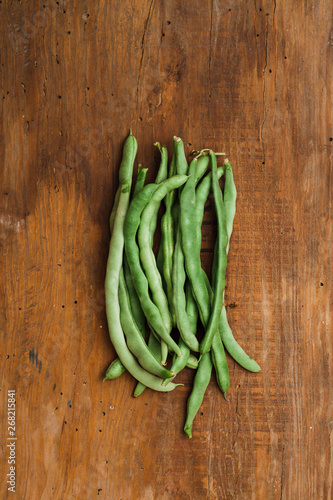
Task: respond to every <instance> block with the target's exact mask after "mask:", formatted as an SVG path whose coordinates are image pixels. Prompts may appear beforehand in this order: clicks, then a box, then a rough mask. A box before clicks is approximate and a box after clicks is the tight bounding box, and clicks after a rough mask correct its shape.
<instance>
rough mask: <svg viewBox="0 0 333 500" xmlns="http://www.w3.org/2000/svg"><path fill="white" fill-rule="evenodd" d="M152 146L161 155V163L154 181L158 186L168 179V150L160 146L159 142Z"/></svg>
mask: <svg viewBox="0 0 333 500" xmlns="http://www.w3.org/2000/svg"><path fill="white" fill-rule="evenodd" d="M154 146H156V147H157V149H158V150H159V152H160V153H161V162H160V166H159V169H158V172H157V175H156V179H155V184H160V183H161V182H163V181H165V180H166V179H167V177H168V150H167V148H166V146H161V144H160V143H159V142H155V143H154Z"/></svg>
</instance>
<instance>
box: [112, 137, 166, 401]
mask: <svg viewBox="0 0 333 500" xmlns="http://www.w3.org/2000/svg"><path fill="white" fill-rule="evenodd" d="M136 150H137V144H136V140H135V138H134V137H133V136H132V134H130V136H129V137H128V138H127V139H126V141H125V145H124V149H123V158H122V162H121V165H120V169H119V184H120V188H121V191H120V195H119V202H118V207H117V211H116V215H115V218H114V226H113V232H112V236H111V240H110V247H109V256H108V261H107V267H106V277H105V302H106V316H107V321H108V327H109V335H110V339H111V342H112V344H113V347H114V348H115V350H116V352H117V354H118V356H119V359H120V361H121V362H122V364H123V365H124V367H125V368H126V369H127V370H128V371H129V372H130V373H131V374H132V375H133V376H134V377H135V378H136V379H137V380H139V381H140V382H142V383H144V384H145V385H147V386H148V387H151V388H152V389H155V390H157V391H160V392H165V391H170V390H173V389H174V388H175V387H176V386H175V384H169V385H168V386H167V387H163V386H162V385H161V382H162V381H161V379H159V378H158V377H155V376H154V375H151V374H150V373H148V372H147V371H146V370H144V369H143V368H142V367H141V366H140V365H139V363H138V362H137V361H136V359H135V357H134V356H133V354H132V353H131V352H130V350H129V349H128V347H127V344H126V341H125V337H124V333H123V330H122V327H121V323H120V307H119V296H118V288H119V276H120V270H121V267H122V260H123V250H124V232H123V229H124V220H125V216H126V212H127V209H128V204H129V196H130V188H131V182H132V173H133V164H134V159H135V155H136Z"/></svg>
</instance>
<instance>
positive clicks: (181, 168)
mask: <svg viewBox="0 0 333 500" xmlns="http://www.w3.org/2000/svg"><path fill="white" fill-rule="evenodd" d="M173 139H174V147H175V155H176V173H177V174H178V175H186V174H187V171H188V163H187V160H186V155H185V150H184V143H183V141H182V140H181V138H180V137H176V136H174V138H173Z"/></svg>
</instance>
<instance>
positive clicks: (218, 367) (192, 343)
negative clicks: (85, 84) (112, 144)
mask: <svg viewBox="0 0 333 500" xmlns="http://www.w3.org/2000/svg"><path fill="white" fill-rule="evenodd" d="M155 146H156V147H157V148H158V150H159V151H160V154H161V161H160V166H159V169H158V172H157V175H156V178H155V182H153V183H149V184H146V175H147V169H146V168H142V167H141V165H139V170H138V174H137V176H136V182H135V185H134V186H133V189H132V179H133V169H134V162H135V158H136V154H137V141H136V139H135V137H134V136H133V135H132V132H130V134H129V136H128V137H127V139H126V141H125V144H124V148H123V157H122V161H121V164H120V168H119V187H118V190H117V192H116V195H115V201H114V205H113V209H112V212H111V216H110V221H109V224H110V231H111V239H110V248H109V257H108V261H107V269H106V278H105V298H106V315H107V321H108V328H109V334H110V339H111V342H112V344H113V347H114V349H115V351H116V353H117V355H118V357H117V358H116V359H115V360H113V361H112V363H111V364H110V366H109V367H108V369H107V371H106V374H105V378H104V380H108V379H109V380H110V379H116V378H118V377H119V376H120V375H122V374H123V373H124V372H125V371H128V372H129V373H130V374H131V375H132V376H133V377H134V378H135V379H136V381H137V385H136V387H135V389H134V394H133V395H134V396H135V397H138V396H140V394H142V393H143V391H144V390H145V389H146V388H147V387H148V388H150V389H154V390H156V391H159V392H169V391H172V390H173V389H175V387H177V385H181V384H176V383H174V379H175V377H176V375H177V374H178V373H179V372H180V371H181V370H183V369H184V368H185V367H186V366H187V367H189V368H192V369H194V370H196V374H195V377H194V383H193V387H192V391H191V394H190V396H189V399H188V402H187V415H186V421H185V427H184V431H185V432H186V434H187V435H188V437H192V425H193V420H194V418H195V416H196V414H197V412H198V410H199V408H200V406H201V404H202V401H203V398H204V394H205V391H206V388H207V386H208V384H209V381H210V379H211V373H212V369H213V367H214V370H215V374H216V381H217V384H218V387H219V388H220V389H221V391H222V393H223V395H224V397H225V398H226V396H227V391H228V390H229V387H230V377H229V369H228V362H227V356H226V351H227V352H228V353H229V355H230V356H231V357H232V358H233V359H234V360H235V361H236V362H237V363H239V364H240V365H241V366H242V367H243V368H245V369H246V370H249V371H251V372H258V371H259V370H260V366H259V365H258V364H257V363H256V362H255V361H254V360H253V359H252V358H250V357H249V356H248V355H247V354H246V353H245V351H244V350H243V349H242V347H241V346H240V345H239V344H238V343H237V341H236V340H235V338H234V336H233V333H232V331H231V328H230V326H229V323H228V319H227V312H226V307H225V304H224V289H225V273H226V267H227V255H228V251H229V242H230V237H231V234H232V229H233V220H234V216H235V212H236V197H237V191H236V187H235V183H234V179H233V173H232V168H231V164H230V162H229V160H227V159H224V163H223V166H222V167H218V166H217V158H216V156H217V155H218V154H224V153H214V152H213V151H212V150H210V149H203V150H201V151H193V152H192V156H194V157H193V159H192V160H191V162H190V164H188V162H187V158H186V155H185V151H184V144H183V141H182V140H181V139H180V138H179V137H174V147H173V154H172V158H171V161H170V164H168V151H167V148H166V147H165V146H161V145H160V143H155ZM221 177H224V187H223V189H221V187H220V183H219V179H220V178H221ZM131 192H132V195H131ZM210 192H212V193H213V198H214V206H215V212H216V220H217V236H216V242H215V248H214V259H213V263H212V280H211V282H210V281H209V279H208V277H207V275H206V273H205V271H204V270H203V268H202V265H201V258H200V250H201V227H202V221H203V217H204V208H205V203H206V201H207V198H208V196H209V194H210ZM161 212H162V216H161V217H159V214H161ZM159 224H160V228H161V238H160V243H159V247H158V251H157V252H154V251H153V246H154V235H155V233H156V230H157V227H158V225H159ZM200 325H201V326H200ZM200 332H201V333H202V332H203V335H202V336H201V337H200Z"/></svg>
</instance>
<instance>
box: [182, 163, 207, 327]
mask: <svg viewBox="0 0 333 500" xmlns="http://www.w3.org/2000/svg"><path fill="white" fill-rule="evenodd" d="M196 161H197V160H196V159H194V160H192V162H191V165H192V164H193V162H196ZM195 205H196V194H195V176H194V175H191V176H190V177H189V178H188V180H187V182H186V184H185V186H184V188H183V191H182V194H181V196H180V227H181V234H182V247H183V252H184V257H185V268H186V272H187V276H188V278H189V280H190V282H191V286H192V292H193V296H194V298H195V301H196V303H197V306H198V310H199V314H200V318H201V321H202V323H203V325H204V327H205V328H206V327H207V324H208V320H209V315H210V305H209V296H208V292H207V289H206V285H205V282H204V279H203V276H202V272H201V269H202V268H201V260H200V246H199V245H200V242H199V239H198V232H197V231H196V230H195V228H196V226H197V219H196V210H195Z"/></svg>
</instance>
